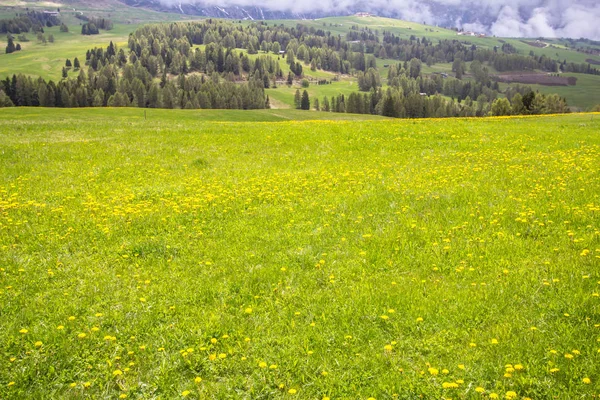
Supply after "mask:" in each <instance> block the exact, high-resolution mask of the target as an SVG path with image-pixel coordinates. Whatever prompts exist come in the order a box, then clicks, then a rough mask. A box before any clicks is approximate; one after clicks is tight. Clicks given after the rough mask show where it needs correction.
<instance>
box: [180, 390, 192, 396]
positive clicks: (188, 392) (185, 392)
mask: <svg viewBox="0 0 600 400" xmlns="http://www.w3.org/2000/svg"><path fill="white" fill-rule="evenodd" d="M190 393H192V392H190V391H189V390H184V391H183V392H181V397H188V396H189V395H190Z"/></svg>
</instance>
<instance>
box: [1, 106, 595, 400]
mask: <svg viewBox="0 0 600 400" xmlns="http://www.w3.org/2000/svg"><path fill="white" fill-rule="evenodd" d="M287 113H290V111H275V110H271V111H250V112H247V111H246V112H244V111H226V112H223V111H202V110H201V111H185V110H140V109H110V108H106V109H77V110H72V109H71V110H59V109H45V108H14V109H4V110H2V111H0V148H1V149H2V150H1V151H0V169H1V170H2V174H0V248H1V249H2V251H1V252H0V304H2V315H3V318H0V353H2V355H3V356H2V357H1V358H0V398H2V399H6V400H12V399H24V398H88V397H89V398H153V397H161V398H180V397H184V398H192V399H212V398H215V399H217V398H229V397H235V398H252V399H258V398H270V399H271V398H274V399H296V398H297V399H322V398H361V399H367V398H375V399H385V398H427V399H431V398H442V397H444V398H480V397H481V394H480V393H483V394H484V395H485V398H490V399H493V398H503V399H515V398H517V396H518V398H523V399H525V398H532V399H533V398H536V399H537V398H584V397H592V396H593V395H594V394H595V393H597V388H598V382H597V380H598V377H599V376H600V367H599V364H598V362H597V348H598V343H597V341H596V338H597V333H598V328H597V324H598V323H600V320H599V319H598V314H597V310H598V301H599V300H598V299H599V297H598V284H597V282H598V281H599V280H600V274H599V272H598V265H599V264H598V263H599V260H600V249H599V247H600V242H599V238H600V226H599V221H600V219H599V218H598V217H599V215H598V214H599V212H600V204H599V199H598V193H599V192H600V170H599V166H600V137H599V136H598V131H599V130H600V114H577V115H568V116H546V117H526V118H515V117H510V118H506V117H503V118H479V119H444V120H412V121H400V120H381V121H361V120H357V121H275V122H258V121H261V120H262V121H268V120H275V119H276V118H279V117H278V116H277V114H281V115H286V114H287ZM291 113H297V114H298V115H302V116H303V115H314V116H315V117H319V118H320V117H322V116H323V114H318V113H301V112H296V111H292V112H291ZM144 115H145V116H146V118H144ZM325 115H328V114H325ZM290 116H291V114H290ZM223 118H224V119H226V120H227V121H222V120H220V119H223ZM294 118H295V117H294ZM232 121H236V122H232Z"/></svg>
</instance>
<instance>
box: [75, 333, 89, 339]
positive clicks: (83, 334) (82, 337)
mask: <svg viewBox="0 0 600 400" xmlns="http://www.w3.org/2000/svg"><path fill="white" fill-rule="evenodd" d="M86 336H87V335H86V334H85V333H80V334H79V335H77V337H78V338H79V339H85V338H86Z"/></svg>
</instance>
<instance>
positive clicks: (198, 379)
mask: <svg viewBox="0 0 600 400" xmlns="http://www.w3.org/2000/svg"><path fill="white" fill-rule="evenodd" d="M200 382H202V378H200V377H199V376H197V377H196V378H194V383H196V384H198V383H200Z"/></svg>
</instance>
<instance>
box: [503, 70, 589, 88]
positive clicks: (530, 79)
mask: <svg viewBox="0 0 600 400" xmlns="http://www.w3.org/2000/svg"><path fill="white" fill-rule="evenodd" d="M494 78H495V79H496V80H497V81H498V82H504V83H523V84H527V85H544V86H576V85H577V78H575V77H571V76H569V77H566V76H560V75H554V74H542V73H535V72H529V73H527V72H524V73H523V72H513V73H506V74H502V75H497V76H495V77H494Z"/></svg>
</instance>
